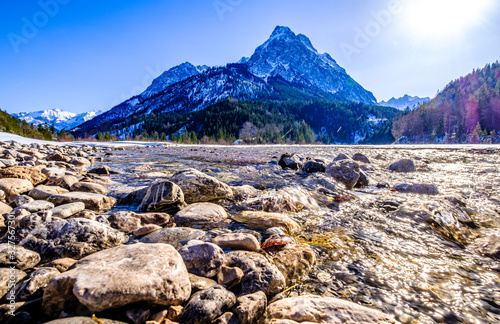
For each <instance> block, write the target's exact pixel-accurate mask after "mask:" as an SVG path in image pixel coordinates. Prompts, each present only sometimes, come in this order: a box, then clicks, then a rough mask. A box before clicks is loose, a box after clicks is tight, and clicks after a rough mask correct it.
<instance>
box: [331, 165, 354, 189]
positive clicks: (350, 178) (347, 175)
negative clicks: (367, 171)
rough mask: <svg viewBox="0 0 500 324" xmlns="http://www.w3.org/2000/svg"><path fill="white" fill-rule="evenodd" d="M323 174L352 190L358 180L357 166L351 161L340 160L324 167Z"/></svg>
mask: <svg viewBox="0 0 500 324" xmlns="http://www.w3.org/2000/svg"><path fill="white" fill-rule="evenodd" d="M325 173H326V174H327V175H329V176H331V177H333V178H334V179H335V180H337V181H339V182H341V183H343V184H344V185H345V187H346V188H347V189H348V190H350V189H352V188H353V187H354V186H355V185H356V183H357V182H358V180H359V173H360V169H359V164H358V163H356V162H354V161H352V160H340V161H336V162H333V163H332V164H330V165H328V166H327V167H326V171H325Z"/></svg>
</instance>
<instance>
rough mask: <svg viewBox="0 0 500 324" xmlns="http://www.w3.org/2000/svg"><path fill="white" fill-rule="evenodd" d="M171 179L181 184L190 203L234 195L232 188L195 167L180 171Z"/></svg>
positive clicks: (185, 197)
mask: <svg viewBox="0 0 500 324" xmlns="http://www.w3.org/2000/svg"><path fill="white" fill-rule="evenodd" d="M170 181H172V182H175V183H176V184H177V185H179V186H180V187H181V189H182V192H184V199H185V200H186V202H187V203H188V204H191V203H195V202H204V201H212V200H216V199H222V198H226V197H228V196H232V195H233V191H232V190H231V188H230V187H229V186H228V185H227V184H225V183H222V182H220V181H219V180H217V179H216V178H214V177H211V176H208V175H206V174H204V173H202V172H200V171H197V170H195V169H188V170H185V171H181V172H178V173H176V174H174V175H173V176H172V178H170Z"/></svg>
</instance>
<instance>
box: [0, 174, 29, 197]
mask: <svg viewBox="0 0 500 324" xmlns="http://www.w3.org/2000/svg"><path fill="white" fill-rule="evenodd" d="M31 189H33V184H32V183H31V182H30V181H29V180H26V179H17V178H2V179H0V190H2V191H3V192H5V195H6V198H7V200H9V198H10V197H11V196H14V195H20V194H23V193H26V192H28V191H30V190H31Z"/></svg>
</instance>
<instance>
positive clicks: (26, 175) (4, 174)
mask: <svg viewBox="0 0 500 324" xmlns="http://www.w3.org/2000/svg"><path fill="white" fill-rule="evenodd" d="M0 178H16V179H25V180H28V181H29V182H31V183H32V184H33V186H36V185H38V184H40V183H43V182H45V181H46V180H47V175H45V174H43V173H42V172H41V171H40V170H38V169H34V168H30V167H25V166H13V167H8V168H5V169H2V170H0Z"/></svg>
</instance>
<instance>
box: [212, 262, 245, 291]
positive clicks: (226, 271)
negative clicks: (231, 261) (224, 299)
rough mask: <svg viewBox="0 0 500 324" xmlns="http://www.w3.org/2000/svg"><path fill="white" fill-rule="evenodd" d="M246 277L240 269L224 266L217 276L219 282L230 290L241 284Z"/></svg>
mask: <svg viewBox="0 0 500 324" xmlns="http://www.w3.org/2000/svg"><path fill="white" fill-rule="evenodd" d="M244 275H245V273H243V270H241V269H240V268H237V267H226V266H222V267H221V269H220V271H219V273H218V274H217V282H218V283H219V284H220V285H223V286H224V287H226V288H228V289H229V288H233V287H234V286H236V285H237V284H239V283H240V282H241V279H243V276H244Z"/></svg>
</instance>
